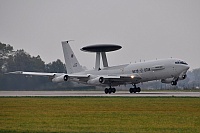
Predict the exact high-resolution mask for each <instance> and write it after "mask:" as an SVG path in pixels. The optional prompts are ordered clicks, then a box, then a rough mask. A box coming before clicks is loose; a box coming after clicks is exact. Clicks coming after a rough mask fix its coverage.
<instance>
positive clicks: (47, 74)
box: [7, 71, 56, 76]
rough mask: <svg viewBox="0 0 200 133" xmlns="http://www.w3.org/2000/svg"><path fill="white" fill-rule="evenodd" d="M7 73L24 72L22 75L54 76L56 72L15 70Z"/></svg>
mask: <svg viewBox="0 0 200 133" xmlns="http://www.w3.org/2000/svg"><path fill="white" fill-rule="evenodd" d="M7 74H22V75H34V76H54V75H55V74H56V73H42V72H23V71H15V72H9V73H7Z"/></svg>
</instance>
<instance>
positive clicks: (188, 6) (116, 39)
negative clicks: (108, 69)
mask: <svg viewBox="0 0 200 133" xmlns="http://www.w3.org/2000/svg"><path fill="white" fill-rule="evenodd" d="M68 39H73V40H75V41H74V42H71V47H72V49H73V50H74V52H75V54H76V56H77V58H78V60H79V62H80V63H81V64H82V65H83V66H86V67H88V68H92V67H93V66H94V60H95V55H94V54H92V53H84V52H82V51H80V48H82V47H83V46H86V45H88V44H96V43H114V44H120V45H122V49H121V50H119V51H117V52H113V53H108V55H107V56H108V61H109V64H110V65H118V64H125V63H130V62H135V61H137V62H139V60H140V59H141V60H154V59H156V58H158V59H160V58H169V57H174V58H181V59H183V60H185V61H186V62H188V63H189V65H190V66H191V68H192V69H193V68H199V67H200V59H199V58H200V1H199V0H137V1H136V0H0V41H1V42H3V43H9V44H11V45H13V46H14V48H15V49H24V50H25V51H27V52H28V53H30V54H31V55H34V56H36V55H40V56H41V58H42V59H43V60H44V61H45V62H46V63H49V62H51V61H55V60H56V59H61V60H62V61H63V62H64V59H63V54H62V48H61V43H60V42H61V41H63V40H68Z"/></svg>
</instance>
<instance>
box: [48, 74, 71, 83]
mask: <svg viewBox="0 0 200 133" xmlns="http://www.w3.org/2000/svg"><path fill="white" fill-rule="evenodd" d="M68 79H69V77H68V75H61V76H57V77H55V78H53V79H52V82H63V81H68Z"/></svg>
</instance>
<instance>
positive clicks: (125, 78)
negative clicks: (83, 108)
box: [10, 41, 189, 94]
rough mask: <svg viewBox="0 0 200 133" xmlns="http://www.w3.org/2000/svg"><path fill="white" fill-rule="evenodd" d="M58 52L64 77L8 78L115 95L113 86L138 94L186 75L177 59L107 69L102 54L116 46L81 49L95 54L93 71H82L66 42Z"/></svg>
mask: <svg viewBox="0 0 200 133" xmlns="http://www.w3.org/2000/svg"><path fill="white" fill-rule="evenodd" d="M62 48H63V53H64V58H65V64H66V68H67V73H41V72H23V71H15V72H10V73H12V74H24V75H38V76H49V77H50V79H51V80H52V82H64V81H74V82H78V83H83V84H88V85H94V86H104V87H108V88H105V93H106V94H107V93H109V94H110V93H115V92H116V89H115V88H114V86H119V85H126V84H132V85H133V88H130V89H129V91H130V93H133V92H134V93H136V92H140V91H141V89H140V87H136V84H138V83H142V82H147V81H153V80H161V82H162V83H171V85H177V82H178V80H183V79H185V78H186V72H187V70H188V69H189V66H188V64H187V63H186V62H184V61H182V60H180V59H174V58H169V59H162V60H155V61H146V62H139V63H132V64H125V65H119V66H108V62H107V57H106V52H110V51H114V50H118V49H120V48H121V46H119V45H114V44H108V45H105V44H100V45H91V46H86V47H83V48H82V49H81V50H82V51H87V52H95V53H96V63H95V69H93V70H83V68H82V66H81V65H80V64H79V62H78V60H77V58H76V56H75V54H74V52H73V51H72V49H71V47H70V45H69V41H64V42H62ZM101 56H102V62H103V68H100V57H101Z"/></svg>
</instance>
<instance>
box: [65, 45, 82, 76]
mask: <svg viewBox="0 0 200 133" xmlns="http://www.w3.org/2000/svg"><path fill="white" fill-rule="evenodd" d="M68 42H69V41H64V42H62V48H63V53H64V58H65V65H66V68H67V73H68V74H71V73H77V72H81V71H83V68H82V66H81V65H80V64H79V62H78V60H77V59H76V56H75V54H74V52H73V51H72V49H71V47H70V46H69V43H68Z"/></svg>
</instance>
